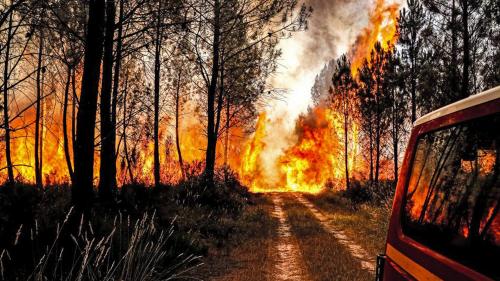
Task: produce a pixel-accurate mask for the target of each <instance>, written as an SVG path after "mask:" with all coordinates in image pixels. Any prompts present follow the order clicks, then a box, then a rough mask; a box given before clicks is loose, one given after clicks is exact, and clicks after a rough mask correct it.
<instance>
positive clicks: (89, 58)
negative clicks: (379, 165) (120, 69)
mask: <svg viewBox="0 0 500 281" xmlns="http://www.w3.org/2000/svg"><path fill="white" fill-rule="evenodd" d="M104 10H105V4H104V0H91V1H89V17H88V24H87V33H86V34H87V37H86V42H85V61H84V66H83V77H82V88H81V94H80V104H79V108H78V114H77V124H76V127H77V128H76V149H75V161H74V162H75V182H74V185H73V190H72V200H73V203H74V204H75V205H76V207H77V208H78V209H80V210H82V211H86V212H88V210H89V209H90V207H91V205H92V201H93V199H94V189H93V180H94V171H93V168H94V136H95V123H96V112H97V96H98V90H99V89H98V88H99V77H100V73H101V60H102V53H103V41H104V34H103V31H104Z"/></svg>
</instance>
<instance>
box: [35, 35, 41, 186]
mask: <svg viewBox="0 0 500 281" xmlns="http://www.w3.org/2000/svg"><path fill="white" fill-rule="evenodd" d="M39 35H40V36H39V43H38V58H37V69H36V116H35V182H36V186H37V187H38V188H42V185H43V183H42V164H41V157H40V151H41V149H40V146H41V145H40V141H41V139H42V138H41V137H40V117H41V110H42V90H41V88H42V82H41V77H42V67H43V66H42V59H43V58H42V56H43V33H42V32H41V31H40V34H39Z"/></svg>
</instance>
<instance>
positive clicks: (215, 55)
mask: <svg viewBox="0 0 500 281" xmlns="http://www.w3.org/2000/svg"><path fill="white" fill-rule="evenodd" d="M214 4H215V5H214V9H215V11H214V26H213V33H214V34H213V49H212V74H211V79H210V85H209V87H208V91H207V100H208V101H207V118H208V120H207V150H206V158H205V179H206V181H207V185H208V186H209V187H213V186H214V171H215V152H216V151H217V132H216V131H215V98H216V95H217V84H218V75H219V56H220V53H219V52H220V50H219V48H220V42H219V41H220V9H221V7H220V1H219V0H215V3H214Z"/></svg>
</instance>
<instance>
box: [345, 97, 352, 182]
mask: <svg viewBox="0 0 500 281" xmlns="http://www.w3.org/2000/svg"><path fill="white" fill-rule="evenodd" d="M344 91H345V93H344V97H343V98H344V100H343V103H344V163H345V187H346V190H349V189H350V187H351V186H350V185H351V184H350V180H349V152H348V144H349V136H348V134H349V105H348V103H349V100H348V95H349V93H348V90H347V89H344Z"/></svg>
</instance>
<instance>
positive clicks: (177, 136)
mask: <svg viewBox="0 0 500 281" xmlns="http://www.w3.org/2000/svg"><path fill="white" fill-rule="evenodd" d="M181 74H182V73H181V71H180V70H179V74H178V76H177V89H176V91H175V145H176V147H177V157H178V158H179V167H180V169H181V174H182V178H183V179H185V178H186V174H185V172H184V162H183V160H182V151H181V140H180V134H179V118H180V116H179V115H180V106H181V105H180V102H181V101H180V88H181Z"/></svg>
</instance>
